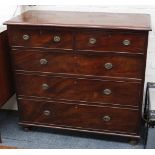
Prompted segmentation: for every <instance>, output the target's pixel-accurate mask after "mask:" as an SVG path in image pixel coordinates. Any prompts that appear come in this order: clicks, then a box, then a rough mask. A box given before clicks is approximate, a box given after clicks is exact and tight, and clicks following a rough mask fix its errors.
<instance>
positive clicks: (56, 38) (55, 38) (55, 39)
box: [53, 36, 61, 43]
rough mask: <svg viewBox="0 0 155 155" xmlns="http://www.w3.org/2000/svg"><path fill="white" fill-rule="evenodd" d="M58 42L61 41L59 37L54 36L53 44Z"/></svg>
mask: <svg viewBox="0 0 155 155" xmlns="http://www.w3.org/2000/svg"><path fill="white" fill-rule="evenodd" d="M60 40H61V38H60V36H54V37H53V41H54V42H55V43H58V42H60Z"/></svg>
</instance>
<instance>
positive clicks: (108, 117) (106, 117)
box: [102, 115, 111, 122]
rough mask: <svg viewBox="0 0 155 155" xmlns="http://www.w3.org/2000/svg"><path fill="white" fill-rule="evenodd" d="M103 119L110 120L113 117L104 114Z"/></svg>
mask: <svg viewBox="0 0 155 155" xmlns="http://www.w3.org/2000/svg"><path fill="white" fill-rule="evenodd" d="M102 119H103V121H105V122H109V121H110V120H111V117H110V116H108V115H105V116H103V118H102Z"/></svg>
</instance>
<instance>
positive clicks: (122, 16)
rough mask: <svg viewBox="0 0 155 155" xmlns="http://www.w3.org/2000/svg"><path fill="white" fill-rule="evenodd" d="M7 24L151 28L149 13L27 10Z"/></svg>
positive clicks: (130, 28)
mask: <svg viewBox="0 0 155 155" xmlns="http://www.w3.org/2000/svg"><path fill="white" fill-rule="evenodd" d="M4 24H7V25H30V26H57V27H78V28H85V27H86V28H104V29H126V30H127V29H128V30H146V31H149V30H151V26H150V16H149V15H148V14H135V13H134V14H132V13H103V12H100V13H99V12H93V13H92V12H67V11H59V12H58V11H34V10H31V11H27V12H25V13H23V14H21V15H19V16H17V17H15V18H12V19H11V20H9V21H7V22H5V23H4Z"/></svg>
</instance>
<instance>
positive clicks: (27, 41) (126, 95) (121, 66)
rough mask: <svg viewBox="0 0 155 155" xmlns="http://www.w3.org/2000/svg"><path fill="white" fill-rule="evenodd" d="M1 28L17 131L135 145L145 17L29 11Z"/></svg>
mask: <svg viewBox="0 0 155 155" xmlns="http://www.w3.org/2000/svg"><path fill="white" fill-rule="evenodd" d="M5 24H7V28H8V36H9V42H10V46H11V55H12V65H13V68H14V75H15V82H16V93H17V100H18V106H19V112H20V122H19V123H20V124H21V125H23V126H41V127H51V128H60V129H68V130H78V131H85V132H94V133H102V134H109V135H120V136H126V137H131V138H140V128H141V110H142V98H143V85H144V79H145V65H146V55H147V43H148V31H149V30H151V28H150V18H149V15H146V14H114V13H84V12H83V13H80V12H51V11H28V12H25V13H23V14H21V15H19V16H17V17H15V18H13V19H11V20H9V21H7V22H6V23H5Z"/></svg>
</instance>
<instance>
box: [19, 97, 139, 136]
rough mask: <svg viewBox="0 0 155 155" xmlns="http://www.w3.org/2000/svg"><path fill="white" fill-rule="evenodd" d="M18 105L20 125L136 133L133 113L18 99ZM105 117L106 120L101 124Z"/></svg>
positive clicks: (105, 108)
mask: <svg viewBox="0 0 155 155" xmlns="http://www.w3.org/2000/svg"><path fill="white" fill-rule="evenodd" d="M19 103H20V112H21V119H22V122H30V123H33V122H34V123H38V124H44V125H46V124H51V125H55V126H59V125H60V126H68V127H71V128H72V127H73V128H79V129H80V128H85V129H91V130H98V131H107V132H108V131H109V132H110V131H115V132H116V133H132V134H138V130H137V128H138V119H139V116H138V111H137V110H130V109H120V108H115V107H98V106H90V105H85V106H83V105H75V104H64V103H58V102H44V101H40V100H39V101H35V100H19ZM36 107H37V108H36ZM105 116H108V117H110V120H109V121H105V120H104V118H105ZM132 119H133V120H134V121H131V120H132Z"/></svg>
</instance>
